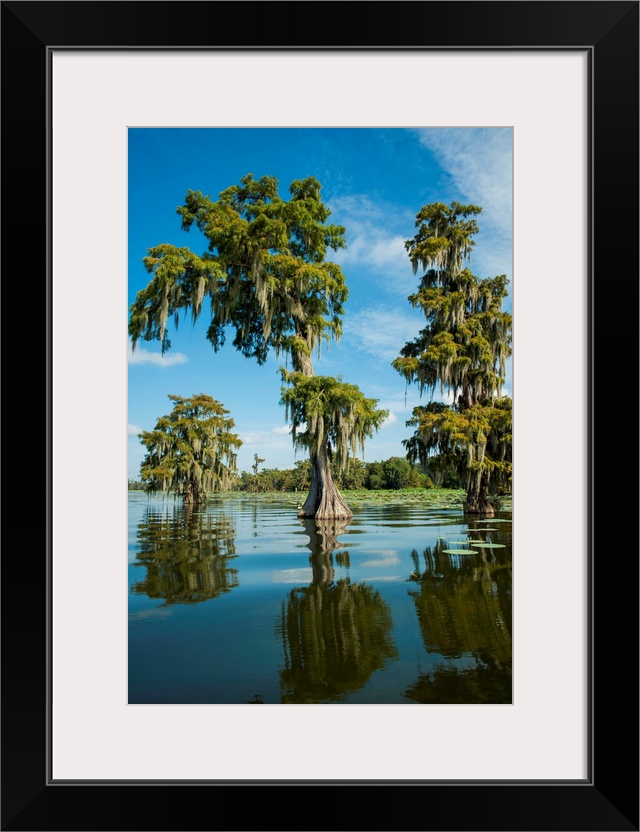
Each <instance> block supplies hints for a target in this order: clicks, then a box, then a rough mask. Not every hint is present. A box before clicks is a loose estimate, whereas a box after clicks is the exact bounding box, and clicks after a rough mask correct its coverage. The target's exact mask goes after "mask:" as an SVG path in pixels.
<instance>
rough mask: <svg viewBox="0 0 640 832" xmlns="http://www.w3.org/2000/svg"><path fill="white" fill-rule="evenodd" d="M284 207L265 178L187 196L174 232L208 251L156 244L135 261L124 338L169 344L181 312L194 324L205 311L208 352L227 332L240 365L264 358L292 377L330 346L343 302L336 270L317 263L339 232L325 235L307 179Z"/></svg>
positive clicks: (323, 217) (325, 214)
mask: <svg viewBox="0 0 640 832" xmlns="http://www.w3.org/2000/svg"><path fill="white" fill-rule="evenodd" d="M289 191H290V195H291V198H290V199H289V200H288V201H287V200H284V199H282V198H281V197H280V195H279V193H278V181H277V180H276V179H275V178H274V177H272V176H263V177H262V178H260V179H254V177H253V174H247V175H246V176H244V177H242V179H241V181H240V184H239V185H234V186H232V187H230V188H227V189H226V190H225V191H223V192H222V193H220V194H219V197H218V199H217V200H212V199H211V197H209V196H205V195H203V194H202V192H200V191H192V190H189V191H188V192H187V195H186V197H185V202H184V205H182V206H180V207H178V209H177V212H178V214H179V215H180V217H181V218H182V227H183V229H184V230H185V231H189V230H190V229H192V228H193V227H195V228H197V229H198V230H199V231H200V232H202V234H203V235H204V238H205V241H206V244H207V250H206V251H205V252H204V253H203V254H201V255H196V254H194V253H193V252H192V251H191V250H190V249H188V248H178V247H176V246H172V245H169V244H162V245H158V246H155V247H153V248H150V249H149V251H148V255H147V256H146V257H145V258H144V263H145V266H146V269H147V271H148V272H149V274H150V275H151V280H150V282H149V284H148V286H147V287H146V288H145V289H144V290H142V291H141V292H139V293H138V295H137V297H136V300H135V302H134V303H133V304H132V305H131V309H130V318H129V334H130V336H131V339H132V342H133V345H134V347H135V344H136V342H137V341H138V340H140V339H142V340H144V341H149V340H158V341H160V342H161V344H162V349H163V352H164V351H165V350H166V349H169V347H170V346H171V342H170V340H169V338H168V335H167V325H168V322H169V320H170V319H171V318H173V320H174V323H175V325H176V326H177V324H178V321H179V319H180V316H181V315H184V314H185V313H187V312H189V313H190V314H191V316H192V318H193V319H194V320H195V319H197V318H198V316H199V315H200V313H201V311H202V305H203V301H204V299H205V298H207V299H208V300H209V301H210V304H211V322H210V325H209V328H208V332H207V338H208V339H209V341H210V343H211V344H212V346H213V348H214V349H215V350H216V351H217V350H218V349H220V347H222V345H223V344H224V343H225V338H226V329H227V328H230V329H231V330H233V331H234V333H235V334H234V339H233V344H234V346H235V347H236V349H238V350H240V352H242V354H243V355H245V356H247V357H253V358H256V359H257V360H258V362H259V363H261V364H262V363H264V362H265V361H266V358H267V354H268V352H269V350H270V349H274V350H275V351H276V353H278V354H279V353H281V352H282V353H285V354H287V355H290V356H291V358H292V360H293V366H294V368H296V369H301V367H302V364H303V363H304V360H305V357H308V356H309V355H310V354H311V353H312V351H313V350H314V349H316V348H317V349H320V345H321V343H322V340H330V339H331V338H339V337H340V333H341V315H342V313H343V304H344V302H345V301H346V299H347V296H348V292H347V287H346V283H345V280H344V276H343V274H342V271H341V269H340V267H339V266H337V265H335V264H334V263H331V262H327V261H325V256H326V254H327V251H328V250H329V249H332V250H334V251H337V250H338V249H340V248H343V247H344V246H345V245H346V244H345V238H344V232H345V229H344V228H343V227H342V226H337V225H328V224H326V221H327V219H328V218H329V216H330V213H331V212H330V211H329V209H328V208H327V207H326V206H325V205H324V203H323V202H322V199H321V196H320V183H319V182H318V181H317V180H316V179H314V178H313V177H308V178H307V179H302V180H296V181H294V182H292V183H291V186H290V188H289Z"/></svg>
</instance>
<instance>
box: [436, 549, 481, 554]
mask: <svg viewBox="0 0 640 832" xmlns="http://www.w3.org/2000/svg"><path fill="white" fill-rule="evenodd" d="M442 551H443V552H444V554H445V555H476V554H477V552H476V550H475V549H443V550H442Z"/></svg>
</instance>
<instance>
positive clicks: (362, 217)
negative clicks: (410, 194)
mask: <svg viewBox="0 0 640 832" xmlns="http://www.w3.org/2000/svg"><path fill="white" fill-rule="evenodd" d="M330 207H331V211H332V213H333V214H334V215H335V218H336V221H338V220H337V218H338V217H339V221H340V223H342V224H344V225H345V227H346V228H347V229H348V233H347V248H345V249H341V250H339V251H337V252H336V253H335V254H333V255H332V258H333V259H334V260H335V261H336V262H337V263H339V264H340V265H341V266H342V267H344V268H349V267H351V266H353V267H357V268H358V269H360V268H365V269H366V271H367V274H368V275H369V276H370V277H372V278H373V279H375V280H376V283H377V284H378V287H379V288H381V289H383V290H384V291H385V292H387V293H388V294H393V295H401V296H402V297H403V298H405V299H406V297H407V294H408V293H409V291H411V290H412V289H413V284H414V282H415V281H414V280H413V274H412V271H411V265H410V262H409V258H408V256H407V252H406V249H405V247H404V244H405V240H406V239H407V236H406V231H405V229H407V228H408V229H412V228H413V225H414V221H415V213H412V212H411V211H408V210H407V209H406V208H402V207H399V206H397V205H389V204H387V203H382V202H380V203H379V202H374V201H373V200H372V199H371V198H370V197H368V196H364V195H350V196H343V197H339V198H337V199H333V200H331V202H330Z"/></svg>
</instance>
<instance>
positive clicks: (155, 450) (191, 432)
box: [139, 393, 242, 505]
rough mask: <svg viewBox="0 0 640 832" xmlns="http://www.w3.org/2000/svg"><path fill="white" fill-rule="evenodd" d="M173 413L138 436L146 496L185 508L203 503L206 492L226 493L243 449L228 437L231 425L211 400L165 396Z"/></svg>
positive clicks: (197, 396)
mask: <svg viewBox="0 0 640 832" xmlns="http://www.w3.org/2000/svg"><path fill="white" fill-rule="evenodd" d="M169 399H171V401H172V402H174V406H173V410H172V411H171V413H170V414H168V415H167V416H161V417H160V418H159V419H158V421H157V422H156V426H155V428H154V429H153V430H151V431H143V432H142V433H141V434H139V437H140V441H141V442H142V444H143V445H144V446H145V447H146V449H147V454H146V456H145V458H144V460H143V462H142V465H141V467H140V476H141V478H142V481H143V482H144V483H145V484H146V490H147V491H149V492H158V491H160V492H168V493H173V494H177V495H179V496H181V497H182V498H183V500H184V502H185V504H187V505H189V504H199V503H202V502H204V500H205V499H206V495H207V493H208V492H211V491H222V490H224V489H226V488H228V487H229V486H230V485H231V483H232V482H233V479H234V474H235V471H236V454H235V449H237V448H239V447H240V446H241V445H242V442H241V440H240V438H239V437H238V436H236V435H235V434H234V433H231V429H232V428H233V426H234V422H233V419H228V418H226V415H227V414H228V413H229V411H228V410H226V409H225V408H224V407H223V406H222V405H221V404H220V402H217V401H216V400H215V399H212V398H211V396H205V395H204V394H203V393H201V394H200V395H196V396H192V397H191V398H183V397H182V396H173V395H169Z"/></svg>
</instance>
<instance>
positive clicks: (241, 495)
mask: <svg viewBox="0 0 640 832" xmlns="http://www.w3.org/2000/svg"><path fill="white" fill-rule="evenodd" d="M132 485H138V483H129V493H130V494H132V493H135V494H140V495H141V496H147V497H148V498H149V499H164V500H167V501H169V502H181V499H180V497H179V496H178V495H174V494H169V493H167V494H164V495H162V494H158V493H156V494H149V493H147V492H146V491H145V490H144V488H143V487H140V488H132V487H131V486H132ZM343 493H344V496H345V499H347V500H348V502H349V505H350V506H353V508H356V509H357V508H369V507H372V506H389V505H393V506H426V507H432V508H442V509H458V508H459V509H460V510H461V511H462V508H463V503H464V500H465V496H466V492H465V490H464V489H462V488H437V487H436V488H399V489H396V490H390V489H380V490H370V489H366V488H358V489H351V490H350V489H345V490H344V492H343ZM305 496H306V492H305V491H260V492H251V491H245V490H229V491H216V492H213V493H211V494H209V495H208V499H207V500H206V501H205V503H204V505H207V503H209V502H213V501H218V500H225V499H242V500H246V501H251V502H260V503H276V504H278V505H281V506H291V507H292V508H294V509H295V508H297V507H299V506H300V505H301V503H302V502H303V501H304V499H305ZM499 500H500V506H499V508H498V510H499V511H510V510H511V495H510V494H509V495H505V496H503V497H500V498H499Z"/></svg>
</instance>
